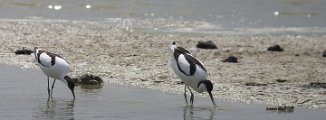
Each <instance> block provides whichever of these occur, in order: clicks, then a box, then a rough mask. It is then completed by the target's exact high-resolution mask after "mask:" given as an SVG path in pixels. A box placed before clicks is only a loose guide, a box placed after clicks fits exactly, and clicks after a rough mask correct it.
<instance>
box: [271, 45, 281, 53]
mask: <svg viewBox="0 0 326 120" xmlns="http://www.w3.org/2000/svg"><path fill="white" fill-rule="evenodd" d="M267 51H276V52H282V51H284V49H283V48H281V46H280V45H273V46H270V47H268V48H267Z"/></svg>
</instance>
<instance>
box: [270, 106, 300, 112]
mask: <svg viewBox="0 0 326 120" xmlns="http://www.w3.org/2000/svg"><path fill="white" fill-rule="evenodd" d="M266 110H267V111H277V112H288V113H291V112H294V106H291V105H290V106H287V105H280V106H276V107H266Z"/></svg>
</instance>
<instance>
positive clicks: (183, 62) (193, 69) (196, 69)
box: [169, 42, 216, 107]
mask: <svg viewBox="0 0 326 120" xmlns="http://www.w3.org/2000/svg"><path fill="white" fill-rule="evenodd" d="M169 50H170V52H171V57H170V66H171V68H172V70H173V72H174V73H175V74H176V75H177V76H178V77H179V78H180V79H181V80H182V81H183V82H184V84H185V88H184V97H185V100H186V104H188V100H187V93H186V92H187V88H188V89H189V91H190V93H191V97H190V103H191V105H193V102H194V94H193V93H192V91H191V89H190V87H191V88H192V89H194V90H195V91H197V92H198V93H202V92H207V93H208V94H209V96H210V98H211V100H212V103H213V105H214V106H215V107H216V103H215V101H214V98H213V95H212V90H213V84H212V82H211V81H210V80H207V71H206V68H205V66H204V65H203V64H202V63H201V62H200V61H199V60H198V59H196V58H195V57H194V56H192V55H191V53H190V52H189V51H187V50H185V49H184V48H182V47H177V46H176V43H175V42H173V43H172V45H171V46H170V49H169Z"/></svg>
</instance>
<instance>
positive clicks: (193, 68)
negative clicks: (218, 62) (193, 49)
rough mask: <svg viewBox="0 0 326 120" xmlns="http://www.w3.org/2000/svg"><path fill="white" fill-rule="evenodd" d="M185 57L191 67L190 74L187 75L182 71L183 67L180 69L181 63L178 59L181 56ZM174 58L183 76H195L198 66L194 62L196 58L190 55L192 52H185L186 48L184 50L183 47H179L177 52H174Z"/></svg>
mask: <svg viewBox="0 0 326 120" xmlns="http://www.w3.org/2000/svg"><path fill="white" fill-rule="evenodd" d="M181 54H182V55H184V57H185V59H186V60H187V62H188V63H189V65H190V66H189V67H190V69H189V74H187V73H186V72H185V71H183V70H182V69H181V67H180V65H179V61H178V59H179V56H180V55H181ZM174 58H175V59H176V62H177V65H178V69H179V70H180V71H181V72H182V73H183V74H185V75H187V76H192V75H194V74H195V71H196V64H195V62H194V59H195V58H194V57H192V56H191V55H190V52H189V51H187V50H185V49H184V48H182V47H177V48H176V49H175V50H174Z"/></svg>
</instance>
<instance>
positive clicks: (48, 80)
mask: <svg viewBox="0 0 326 120" xmlns="http://www.w3.org/2000/svg"><path fill="white" fill-rule="evenodd" d="M48 95H49V96H48V101H49V100H50V78H49V76H48Z"/></svg>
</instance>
